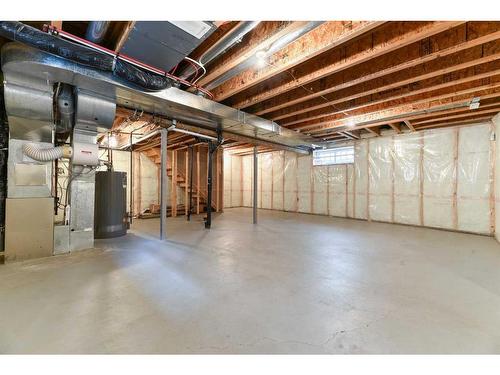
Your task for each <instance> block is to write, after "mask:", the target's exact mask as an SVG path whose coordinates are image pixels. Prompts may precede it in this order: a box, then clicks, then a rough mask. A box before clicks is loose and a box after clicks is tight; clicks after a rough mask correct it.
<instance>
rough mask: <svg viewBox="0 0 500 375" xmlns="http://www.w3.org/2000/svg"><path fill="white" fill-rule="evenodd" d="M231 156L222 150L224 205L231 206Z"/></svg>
mask: <svg viewBox="0 0 500 375" xmlns="http://www.w3.org/2000/svg"><path fill="white" fill-rule="evenodd" d="M232 161H233V158H232V156H231V155H230V154H228V153H227V152H224V163H223V164H224V207H225V208H229V207H231V186H232V181H231V180H232V176H231V162H232Z"/></svg>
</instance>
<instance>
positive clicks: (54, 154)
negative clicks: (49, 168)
mask: <svg viewBox="0 0 500 375" xmlns="http://www.w3.org/2000/svg"><path fill="white" fill-rule="evenodd" d="M23 152H24V154H25V155H26V156H29V157H30V158H31V159H33V160H36V161H41V162H46V161H52V160H56V159H60V158H62V157H63V156H64V150H63V147H53V148H44V149H42V148H40V147H39V146H38V145H36V144H34V143H26V144H24V146H23Z"/></svg>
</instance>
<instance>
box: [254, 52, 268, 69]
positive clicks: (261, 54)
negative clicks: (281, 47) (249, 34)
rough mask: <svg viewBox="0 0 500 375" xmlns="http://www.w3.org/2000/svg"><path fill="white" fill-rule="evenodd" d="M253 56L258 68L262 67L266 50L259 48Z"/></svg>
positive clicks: (264, 64) (264, 63) (264, 62)
mask: <svg viewBox="0 0 500 375" xmlns="http://www.w3.org/2000/svg"><path fill="white" fill-rule="evenodd" d="M255 57H256V58H257V66H258V67H259V68H263V67H264V66H266V63H267V62H266V51H264V50H259V51H257V52H255Z"/></svg>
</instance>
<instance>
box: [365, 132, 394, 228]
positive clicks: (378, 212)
mask: <svg viewBox="0 0 500 375" xmlns="http://www.w3.org/2000/svg"><path fill="white" fill-rule="evenodd" d="M369 142H370V144H369V152H368V167H369V170H370V172H369V176H368V178H369V180H370V181H369V185H370V191H369V199H368V202H369V205H368V208H369V215H370V218H371V219H372V220H378V221H392V197H393V195H392V193H393V190H392V189H393V175H392V167H393V158H392V153H393V150H392V146H393V140H392V137H380V138H374V139H372V140H370V141H369Z"/></svg>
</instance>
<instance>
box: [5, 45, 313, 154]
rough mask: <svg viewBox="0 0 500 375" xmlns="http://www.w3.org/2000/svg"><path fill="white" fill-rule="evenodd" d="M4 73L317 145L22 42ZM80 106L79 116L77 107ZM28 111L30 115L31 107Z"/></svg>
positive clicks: (237, 130) (220, 126) (271, 138)
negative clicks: (144, 87)
mask: <svg viewBox="0 0 500 375" xmlns="http://www.w3.org/2000/svg"><path fill="white" fill-rule="evenodd" d="M2 70H3V71H4V73H9V74H11V75H15V76H18V77H19V76H25V75H26V74H28V73H27V72H29V75H30V76H31V77H36V78H37V79H38V80H42V81H43V82H49V83H50V84H53V83H56V82H61V83H67V84H73V85H75V86H77V87H78V90H79V91H80V92H83V91H89V92H91V93H92V95H91V97H90V98H89V100H91V99H92V98H93V97H95V98H98V97H104V98H108V99H106V100H105V101H104V102H102V101H99V103H102V104H104V103H109V105H111V104H113V105H115V104H116V105H119V106H123V107H127V108H131V109H137V110H139V111H144V112H149V113H153V114H157V115H159V116H164V117H167V118H170V119H176V120H178V121H180V122H183V123H185V124H189V125H193V126H196V127H199V128H204V129H208V130H222V131H225V132H227V133H233V134H235V135H239V136H243V137H245V138H247V139H248V140H249V141H257V142H258V141H265V142H269V143H272V144H276V145H277V146H284V147H289V148H291V149H293V150H295V151H297V152H301V153H309V152H310V150H311V149H312V147H313V143H314V142H315V140H314V138H312V137H309V136H306V135H304V134H300V133H298V132H295V131H292V130H289V129H286V128H283V127H281V126H279V125H278V124H277V123H275V122H273V121H269V120H266V119H263V118H261V117H258V116H255V115H251V114H248V113H245V112H243V111H240V110H238V109H234V108H231V107H228V106H225V105H223V104H220V103H217V102H214V101H211V100H208V99H205V98H203V97H200V96H197V95H194V94H192V93H189V92H186V91H182V90H179V89H177V88H174V87H170V88H169V89H166V90H162V91H157V92H145V91H139V90H137V88H136V87H134V85H132V84H131V83H130V82H129V81H124V80H123V79H120V78H119V77H117V76H116V75H115V74H113V73H112V72H109V71H103V70H99V69H95V68H91V67H89V66H84V65H82V64H78V63H77V62H74V61H71V60H67V59H64V58H61V57H58V56H54V55H52V54H50V53H47V52H45V51H40V50H37V49H34V48H30V47H27V46H24V45H21V44H18V43H8V44H6V45H5V46H4V47H3V49H2ZM97 93H99V94H97ZM47 94H48V98H49V100H48V103H47V104H50V108H52V91H50V92H49V93H47ZM80 99H82V96H81V95H80ZM77 103H78V102H77ZM106 105H108V104H106ZM76 108H77V112H78V104H77V106H76ZM24 110H25V111H29V109H27V108H24ZM107 119H111V117H107ZM101 120H104V119H99V121H98V122H101ZM88 121H90V122H92V116H89V120H88ZM111 122H112V119H111ZM96 125H98V124H97V123H96ZM104 128H106V127H104ZM49 134H50V128H49Z"/></svg>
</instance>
